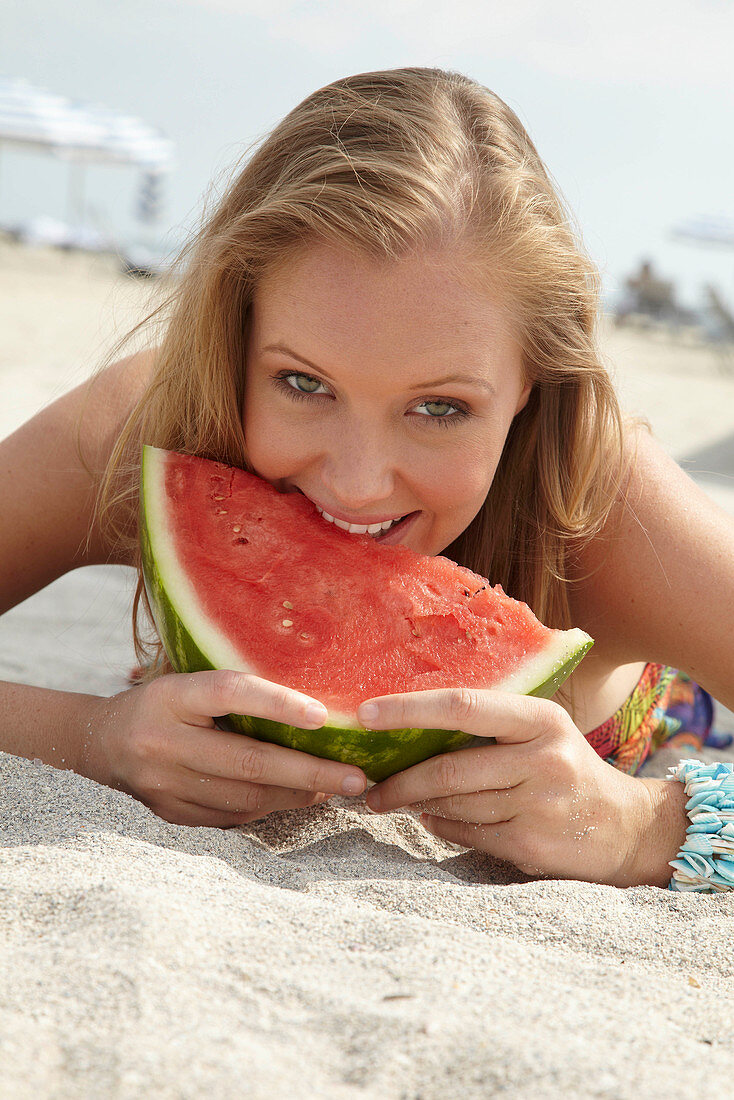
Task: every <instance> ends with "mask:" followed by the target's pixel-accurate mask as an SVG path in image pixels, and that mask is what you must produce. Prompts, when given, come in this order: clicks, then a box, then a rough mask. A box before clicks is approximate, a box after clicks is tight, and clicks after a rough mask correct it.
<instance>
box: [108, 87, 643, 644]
mask: <svg viewBox="0 0 734 1100" xmlns="http://www.w3.org/2000/svg"><path fill="white" fill-rule="evenodd" d="M309 241H324V242H329V243H332V244H337V245H340V246H346V247H348V248H350V249H356V250H359V251H361V252H363V253H366V254H368V255H369V256H371V257H375V258H381V259H390V260H398V259H400V258H401V257H404V256H406V255H408V254H409V253H415V252H416V251H420V250H422V249H431V250H435V249H442V248H452V247H454V246H459V245H460V246H462V247H463V248H466V247H467V246H469V248H470V250H471V252H472V255H473V256H474V257H475V263H478V264H479V265H480V270H481V269H482V265H483V269H484V270H485V271H486V277H487V281H488V282H491V279H492V278H493V277H496V276H495V274H494V273H499V278H500V279H501V283H502V286H503V289H504V291H505V294H506V297H507V300H509V301H510V302H511V303H512V306H513V313H514V320H515V323H516V325H517V328H518V332H519V334H520V339H521V343H522V347H523V354H524V367H525V372H526V379H527V380H528V381H530V382H532V384H533V388H532V392H531V396H530V399H529V401H528V403H527V405H526V407H525V408H524V409H523V410H522V412H520V413H519V414H518V415H517V416H516V417H515V420H514V421H513V424H512V427H511V429H510V432H509V436H508V438H507V441H506V444H505V447H504V451H503V454H502V458H501V461H500V465H499V467H498V469H497V472H496V475H495V478H494V482H493V484H492V487H491V489H490V492H489V494H488V496H487V498H486V501H485V503H484V505H483V507H482V509H481V510H480V512H479V513H478V515H477V516H476V517H475V519H474V520H473V521H472V523H471V524H470V525H469V526H468V528H467V529H466V530H465V531H464V532H463V533H462V534H461V535H460V536H459V538H457V539H456V540H455V542H453V543H452V544H451V546H449V547H447V549H446V550H445V551H444V552H445V553H446V555H447V556H449V557H451V558H453V559H454V560H456V561H459V562H461V563H462V564H464V565H467V566H469V567H470V568H471V569H474V570H475V571H476V572H478V573H480V574H482V575H483V576H487V577H489V578H490V579H491V581H492V583H497V582H500V583H501V584H502V585H503V587H504V588H505V590H506V591H507V592H509V593H510V594H511V595H512V596H515V597H516V598H518V599H522V600H525V601H526V602H527V603H529V604H530V605H531V607H532V608H533V610H534V611H535V613H536V614H537V615H538V616H539V617H540V618H541V619H542V620H543V621H544V622H546V623H547V624H548V625H550V626H557V627H567V626H570V625H571V622H570V611H569V594H568V587H569V579H570V562H571V559H572V556H573V554H574V553H575V552H576V550H577V549H578V547H579V546H580V545H581V544H582V543H583V541H584V540H586V539H589V538H592V537H593V536H594V535H595V534H597V533H598V532H599V531H600V530H601V529H602V527H603V526H604V524H605V522H606V520H607V519H608V516H609V513H610V511H611V508H612V505H613V503H614V500H615V497H616V495H617V491H618V488H619V484H620V482H621V480H622V476H623V453H624V451H623V442H622V440H623V428H622V423H621V418H620V412H619V407H618V403H617V399H616V396H615V393H614V389H613V385H612V383H611V380H610V378H609V376H608V374H607V371H606V369H605V367H604V366H603V364H602V362H601V360H600V356H599V351H598V346H597V337H596V324H597V316H598V305H599V303H598V294H599V279H598V274H597V272H596V270H595V268H594V265H593V264H592V262H591V261H590V260H589V258H588V257H587V255H586V254H585V252H584V251H583V248H582V247H581V245H580V243H579V240H578V239H577V234H576V233H575V232H574V228H573V225H572V221H571V218H570V215H569V213H568V211H567V210H566V208H565V206H564V204H563V202H562V200H561V199H560V197H559V195H558V194H557V191H556V189H555V188H554V185H553V184H552V182H551V180H550V177H549V175H548V173H547V171H546V169H545V168H544V166H543V163H542V162H541V160H540V157H539V156H538V153H537V152H536V150H535V147H534V145H533V143H532V141H531V140H530V138H529V136H528V134H527V133H526V131H525V129H524V127H523V126H522V124H521V122H520V121H519V119H518V118H517V116H516V115H515V114H514V112H513V111H512V110H510V108H509V107H508V106H507V105H506V104H505V103H503V101H502V100H501V99H500V98H499V97H498V96H496V95H495V94H494V93H492V92H491V91H489V90H488V89H487V88H485V87H483V86H482V85H480V84H478V83H476V82H475V81H473V80H471V79H469V78H468V77H466V76H463V75H461V74H458V73H453V72H444V71H442V70H439V69H420V68H406V69H396V70H392V71H387V72H375V73H364V74H361V75H358V76H352V77H348V78H346V79H344V80H338V81H336V82H334V83H333V84H329V85H328V86H327V87H325V88H322V89H320V90H319V91H317V92H315V93H314V94H313V95H311V96H309V97H308V98H307V99H305V100H304V101H303V103H301V104H300V105H299V106H298V107H296V108H295V109H294V110H293V111H291V113H290V114H289V115H287V116H286V118H285V119H283V121H282V122H281V123H280V124H279V125H278V126H276V127H275V129H274V130H273V131H272V132H271V133H270V135H269V136H268V137H266V138H265V140H264V141H263V142H262V143H261V144H260V145H259V147H258V148H257V149H256V150H255V152H254V153H253V154H252V155H251V156H250V157H249V159H247V160H246V162H245V163H244V166H242V167H241V169H240V170H239V171H238V173H237V174H236V175H235V177H234V179H233V181H232V183H231V185H230V186H229V188H228V189H227V191H226V193H225V194H224V196H223V197H222V199H221V201H220V202H219V203H218V205H217V206H216V208H215V209H214V211H213V212H212V213H211V215H210V216H209V217H208V218H206V220H205V221H204V224H203V226H202V228H201V230H200V231H199V233H198V234H197V235H196V237H195V238H194V239H193V240H192V242H191V243H190V245H189V246H188V248H187V249H186V251H185V253H184V255H183V257H182V259H183V264H182V273H181V275H180V278H179V279H178V281H177V282H176V283H175V285H174V286H173V289H172V291H171V293H170V295H169V297H168V299H167V301H166V302H165V303H163V305H162V306H161V307H159V309H158V310H157V311H155V314H154V315H151V316H154V317H155V318H157V319H158V320H160V319H161V318H163V320H164V321H165V330H164V334H163V338H162V340H161V342H160V344H159V346H158V348H157V351H156V354H155V365H154V370H153V374H152V378H151V381H150V383H149V385H148V387H147V389H146V391H145V393H144V394H143V396H142V398H141V400H140V401H139V403H138V404H137V406H136V407H135V409H134V410H133V413H132V415H131V416H130V418H129V420H128V422H127V424H126V426H125V428H124V430H123V432H122V434H121V436H120V438H119V440H118V442H117V445H116V447H115V449H114V451H113V454H112V456H111V458H110V461H109V465H108V468H107V470H106V473H105V477H104V480H103V484H102V486H101V492H100V498H99V508H100V518H101V521H103V522H104V523H105V524H106V527H107V530H108V531H109V533H110V538H111V539H115V540H117V542H118V543H122V542H125V541H126V540H127V543H128V545H127V547H126V550H127V553H128V554H130V553H132V554H134V553H135V545H136V534H135V532H134V531H133V530H131V529H130V528H129V527H128V528H127V529H123V527H122V526H120V525H117V526H116V525H115V520H114V516H115V514H116V513H117V514H118V515H119V514H121V513H119V512H117V507H118V506H119V505H120V504H122V503H126V504H127V505H128V506H132V505H134V502H135V497H136V493H137V491H138V471H139V463H140V447H141V444H142V443H143V442H145V443H151V444H154V445H156V446H159V447H165V448H170V449H173V450H177V451H182V452H186V453H190V454H197V455H201V456H204V457H208V458H216V459H218V460H221V461H223V462H227V463H230V464H232V465H236V466H242V467H247V449H246V445H245V438H244V433H243V427H242V421H241V410H242V402H243V387H244V376H245V370H246V362H245V345H246V332H247V321H248V307H249V305H250V302H251V300H252V296H253V293H254V289H255V287H256V286H257V283H258V280H259V279H260V278H261V277H262V275H263V274H264V273H266V272H268V271H269V270H270V269H271V268H272V267H273V265H275V264H278V263H281V262H283V261H287V259H288V257H289V256H290V255H292V254H293V253H294V251H295V250H297V249H300V248H302V247H303V246H304V244H308V243H309ZM184 265H185V266H184ZM128 514H129V513H128ZM137 560H138V562H139V554H138V558H137ZM141 598H142V600H143V601H144V602H147V601H146V597H145V592H144V589H143V585H142V579H141V577H140V571H139V580H138V588H137V593H136V599H135V606H134V612H133V619H134V635H135V641H136V649H137V651H138V654H139V655H140V656H142V655H144V653H145V652H146V649H145V646H144V644H143V642H142V637H141V631H140V624H139V617H138V610H139V603H140V600H141ZM157 655H158V657H160V655H161V654H160V648H158V650H157Z"/></svg>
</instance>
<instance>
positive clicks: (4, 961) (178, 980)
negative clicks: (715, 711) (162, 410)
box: [0, 244, 734, 1100]
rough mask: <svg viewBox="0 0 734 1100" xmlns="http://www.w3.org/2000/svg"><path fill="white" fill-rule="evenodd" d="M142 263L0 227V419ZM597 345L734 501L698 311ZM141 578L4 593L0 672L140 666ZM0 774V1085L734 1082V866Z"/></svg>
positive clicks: (687, 1088) (331, 808) (130, 316)
mask: <svg viewBox="0 0 734 1100" xmlns="http://www.w3.org/2000/svg"><path fill="white" fill-rule="evenodd" d="M149 292H150V285H149V284H148V283H146V282H145V281H133V280H129V279H126V278H124V277H122V276H121V275H120V274H119V273H118V271H117V269H116V266H115V264H114V262H113V261H112V260H110V259H109V258H104V257H89V256H84V255H75V254H71V253H60V252H53V251H48V250H47V251H44V250H23V249H20V248H17V247H15V246H12V245H9V244H0V333H1V336H0V437H4V436H5V435H6V434H8V433H9V432H11V431H12V430H14V429H15V428H16V427H17V426H18V425H19V424H20V423H22V422H23V420H25V419H26V418H27V417H29V416H31V415H32V414H33V413H34V412H35V411H36V410H37V409H39V408H40V407H41V406H42V405H43V404H45V403H46V402H48V401H49V400H52V399H53V398H54V397H56V396H58V395H59V394H60V393H62V392H64V391H65V390H66V389H69V388H70V387H71V386H73V385H76V384H78V382H79V381H81V380H82V379H83V378H84V377H85V376H86V375H87V374H89V372H90V371H91V370H93V369H94V368H95V366H96V365H97V363H98V361H99V360H100V358H101V356H102V355H103V354H104V353H105V352H106V351H107V349H108V348H109V347H110V346H111V344H112V342H113V340H114V339H115V338H116V336H120V335H121V334H122V333H123V332H124V331H125V330H126V329H127V327H129V325H130V324H131V323H132V322H133V321H134V320H135V319H136V318H138V317H140V316H142V313H143V311H144V309H145V303H146V299H147V296H148V294H149ZM604 350H605V355H606V357H607V359H608V362H609V363H610V366H611V367H612V369H613V371H614V374H615V377H616V380H617V384H618V388H619V391H620V394H621V397H622V401H623V405H624V407H625V408H626V409H628V410H629V411H632V412H635V413H638V414H641V415H643V416H646V417H647V418H648V419H649V420H650V423H651V425H652V427H653V430H654V431H655V433H656V435H657V436H658V438H659V439H660V440H661V442H662V443H663V445H664V447H665V448H666V450H668V452H669V453H670V454H671V455H673V456H674V457H675V458H676V459H677V460H679V461H680V462H681V463H682V464H683V465H684V467H685V468H686V469H687V470H688V472H689V473H690V474H691V475H692V476H694V477H695V478H696V480H697V481H698V482H699V484H700V485H701V486H702V488H704V489H705V491H706V492H708V493H709V494H710V495H711V497H712V498H713V499H714V500H715V501H716V502H717V504H719V506H721V507H722V508H724V509H725V510H727V511H730V512H731V513H732V514H734V374H730V375H727V374H724V373H723V372H722V370H721V364H720V361H719V359H718V358H717V356H716V355H715V353H714V351H713V350H712V349H711V348H710V347H706V346H705V345H703V344H701V343H700V342H697V341H695V340H694V339H693V338H692V336H691V335H690V334H679V335H678V336H677V337H676V338H674V337H673V336H672V335H670V334H664V333H644V332H639V331H636V330H633V329H631V328H623V329H614V328H613V327H612V326H611V325H607V326H606V327H605V333H604ZM132 590H133V585H132V573H131V572H130V571H128V570H125V569H121V568H114V567H93V568H89V569H82V570H78V571H76V572H74V573H72V574H69V575H68V576H66V577H63V578H61V579H60V580H59V581H57V582H55V583H54V584H52V585H50V586H49V587H48V588H46V589H45V590H44V591H42V592H40V593H38V594H37V595H36V596H34V597H32V598H31V599H29V600H27V601H26V602H25V603H24V604H22V605H20V606H19V607H17V608H15V609H13V610H12V611H11V612H9V613H8V614H7V615H5V616H4V617H3V618H2V619H0V679H6V680H16V681H20V682H25V683H31V684H36V685H39V686H44V687H51V688H57V689H64V690H77V691H86V692H96V693H98V694H112V693H114V692H117V691H120V690H122V689H123V688H124V687H125V686H126V674H127V671H128V670H129V668H130V667H131V665H132V664H133V663H134V658H133V653H132V644H131V639H130V599H131V595H132ZM717 724H718V726H719V727H720V728H722V729H734V716H732V715H731V714H730V713H728V712H726V711H724V710H723V708H722V709H720V711H719V715H718V723H717ZM704 755H705V756H706V758H707V759H709V760H713V759H734V751H732V750H726V751H723V752H722V751H720V752H719V753H714V752H713V751H709V752H708V753H705V754H704ZM676 761H677V757H676V756H673V755H670V754H667V753H665V752H661V753H660V754H658V755H657V756H656V757H654V758H653V759H652V761H651V762H650V764H649V765H648V767H647V769H646V773H645V774H647V775H656V776H662V775H664V774H665V772H666V770H667V767H668V765H669V764H671V763H674V762H676ZM0 777H1V779H0V803H1V805H0V1098H2V1100H5V1098H8V1100H10V1098H12V1100H25V1098H29V1100H30V1098H31V1097H33V1098H34V1100H36V1098H38V1097H39V1096H40V1097H54V1098H57V1097H58V1098H66V1097H69V1098H71V1097H74V1098H79V1097H82V1098H90V1100H91V1098H95V1100H96V1098H99V1097H115V1098H122V1100H128V1098H130V1100H132V1098H137V1097H144V1096H146V1097H147V1096H156V1097H160V1098H161V1100H168V1098H170V1100H182V1098H183V1100H189V1098H191V1100H194V1098H196V1100H199V1097H201V1096H202V1094H206V1095H211V1096H214V1097H217V1100H220V1098H221V1100H228V1098H230V1097H231V1098H233V1100H234V1098H235V1097H237V1098H241V1097H243V1096H244V1097H248V1098H253V1100H279V1098H280V1097H297V1098H299V1100H300V1098H314V1100H316V1098H318V1100H321V1098H335V1100H336V1098H339V1100H342V1098H344V1100H347V1098H357V1097H359V1098H362V1097H364V1098H370V1100H372V1098H375V1100H378V1098H379V1100H446V1098H449V1100H452V1098H455V1097H456V1098H458V1097H461V1098H465V1097H466V1098H475V1097H476V1098H480V1097H481V1098H485V1097H489V1096H494V1095H496V1094H500V1093H501V1094H503V1095H507V1096H510V1097H531V1096H532V1097H535V1098H544V1097H554V1098H555V1097H561V1096H566V1097H568V1096H570V1097H609V1098H633V1097H634V1098H638V1097H640V1096H643V1097H663V1096H665V1097H668V1098H681V1100H687V1098H689V1097H690V1096H692V1095H694V1094H695V1093H696V1092H697V1091H698V1090H699V1089H700V1088H701V1086H702V1085H704V1084H705V1088H706V1090H707V1092H708V1093H710V1094H711V1095H712V1096H717V1095H718V1096H724V1095H728V1094H729V1092H730V1091H731V1081H732V1078H733V1077H734V1053H733V1051H732V1043H731V1021H732V1016H733V1012H734V993H733V992H732V990H733V988H734V983H733V982H732V977H733V976H734V953H733V952H732V943H734V893H732V894H729V895H718V896H709V895H692V894H673V893H669V892H667V891H663V890H658V889H654V888H652V887H637V888H634V889H630V890H624V891H622V890H617V889H614V888H612V887H606V886H599V885H594V884H589V883H579V882H574V881H552V880H543V881H534V880H531V879H528V878H527V877H526V876H525V875H522V874H520V873H519V872H516V871H515V870H513V869H512V868H510V867H508V866H507V865H504V864H499V863H496V862H494V861H492V860H490V859H488V858H487V857H486V856H483V855H481V854H480V853H477V852H473V851H466V850H464V849H461V848H458V847H456V846H453V845H450V844H447V843H444V842H443V841H441V840H439V839H437V838H435V837H433V836H431V835H430V834H428V833H426V832H425V830H423V829H422V828H421V826H420V824H419V823H418V820H417V817H416V816H414V815H413V814H410V813H396V814H391V815H386V816H385V817H378V816H375V815H372V814H370V813H369V812H368V811H367V810H366V809H365V806H364V803H363V800H362V799H340V798H334V799H333V800H332V801H331V802H329V803H328V804H326V805H324V806H321V807H318V808H316V809H311V810H307V811H290V812H286V813H280V814H274V815H271V816H270V817H268V818H266V819H264V820H263V821H261V822H257V823H253V824H251V825H247V826H243V827H240V828H238V829H235V830H227V831H224V830H217V829H208V828H187V827H184V826H176V825H170V824H167V823H166V822H164V821H162V820H161V819H159V818H157V817H156V816H155V815H154V814H153V813H152V812H151V811H150V810H148V809H147V807H145V806H144V805H142V804H141V803H140V802H137V801H136V800H135V799H133V798H131V797H129V796H127V795H125V794H123V793H121V792H117V791H112V790H110V789H108V788H106V787H102V786H99V785H98V784H95V783H93V782H92V781H90V780H88V779H86V778H84V777H81V776H78V775H75V774H74V773H72V772H68V771H63V770H58V769H55V768H52V767H50V766H46V765H41V764H38V763H34V762H32V761H29V760H23V759H20V758H17V757H14V756H10V755H8V754H4V753H0Z"/></svg>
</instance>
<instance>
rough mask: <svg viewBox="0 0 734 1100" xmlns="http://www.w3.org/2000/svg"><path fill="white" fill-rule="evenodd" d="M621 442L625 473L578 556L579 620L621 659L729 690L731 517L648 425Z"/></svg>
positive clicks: (733, 656) (733, 685) (733, 663)
mask: <svg viewBox="0 0 734 1100" xmlns="http://www.w3.org/2000/svg"><path fill="white" fill-rule="evenodd" d="M626 447H627V456H628V458H629V469H628V473H627V479H626V482H625V484H624V485H622V486H620V487H619V490H618V494H617V498H616V500H615V503H614V507H613V509H612V512H611V514H610V516H609V520H608V522H607V524H606V526H605V528H604V530H603V531H602V532H601V534H600V535H599V536H598V537H597V538H596V539H594V540H593V541H592V542H591V543H590V544H589V545H588V546H587V547H586V549H585V550H584V551H583V553H582V554H581V555H580V557H579V560H578V563H577V566H578V567H577V570H576V571H575V572H576V584H575V595H574V596H573V597H572V605H573V607H574V612H576V613H577V614H578V616H580V619H579V625H581V626H584V625H585V624H586V625H585V629H587V630H588V631H589V633H590V634H591V635H592V636H594V637H596V638H598V640H599V641H600V643H601V644H602V645H603V647H604V649H605V650H606V652H607V653H608V654H610V655H611V656H612V657H613V659H614V660H615V661H617V662H618V663H620V664H621V663H623V662H625V661H637V660H643V661H659V662H661V663H663V664H669V665H672V666H674V667H677V668H682V669H684V670H685V671H686V672H688V673H689V674H690V675H692V676H693V677H694V678H695V679H698V680H699V681H700V682H701V683H703V685H704V686H706V687H708V688H709V690H712V691H713V692H714V694H716V691H717V690H718V691H722V690H723V691H724V693H725V695H726V696H727V697H729V698H730V697H731V695H732V692H733V691H734V676H733V675H732V672H731V669H732V668H734V643H733V642H732V640H731V639H732V633H731V628H730V622H729V618H730V614H729V609H731V607H733V606H734V518H733V517H732V516H730V515H729V514H728V513H726V512H724V511H723V510H722V509H721V508H719V507H718V505H717V504H715V503H714V501H712V500H711V499H710V498H709V497H708V496H707V495H706V494H705V493H704V492H703V491H702V490H701V489H699V487H698V486H697V485H696V484H695V483H694V482H693V481H692V480H691V478H689V477H688V475H687V474H686V473H684V471H683V470H682V469H681V468H680V467H679V466H678V464H677V463H676V462H674V461H673V460H672V459H671V458H669V457H668V455H666V453H665V452H664V451H663V449H662V447H661V446H660V444H659V443H658V442H657V440H656V439H655V438H654V437H653V436H652V435H651V434H650V433H649V432H647V431H646V430H644V429H640V428H635V429H631V430H630V431H629V432H628V438H627V442H626ZM581 620H583V621H581ZM719 697H721V696H719Z"/></svg>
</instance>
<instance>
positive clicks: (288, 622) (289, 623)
mask: <svg viewBox="0 0 734 1100" xmlns="http://www.w3.org/2000/svg"><path fill="white" fill-rule="evenodd" d="M283 626H293V620H292V619H283Z"/></svg>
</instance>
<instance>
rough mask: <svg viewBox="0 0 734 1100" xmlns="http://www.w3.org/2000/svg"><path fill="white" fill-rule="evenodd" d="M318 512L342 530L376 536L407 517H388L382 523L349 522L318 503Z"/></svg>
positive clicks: (354, 533) (352, 533)
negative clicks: (327, 510)
mask: <svg viewBox="0 0 734 1100" xmlns="http://www.w3.org/2000/svg"><path fill="white" fill-rule="evenodd" d="M316 510H317V512H318V513H319V514H320V515H322V516H323V517H324V519H325V520H326V521H327V523H333V524H335V525H336V526H337V527H341V529H342V531H348V532H349V534H350V535H372V536H373V537H376V536H378V535H381V534H383V532H385V531H389V530H390V528H391V527H394V526H395V524H396V523H400V522H401V520H404V519H405V516H398V517H397V519H386V520H383V521H382V522H381V523H347V522H346V520H343V519H336V518H335V516H330V515H329V513H328V512H326V511H324V509H323V508H320V507H319V506H318V504H317V505H316Z"/></svg>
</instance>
